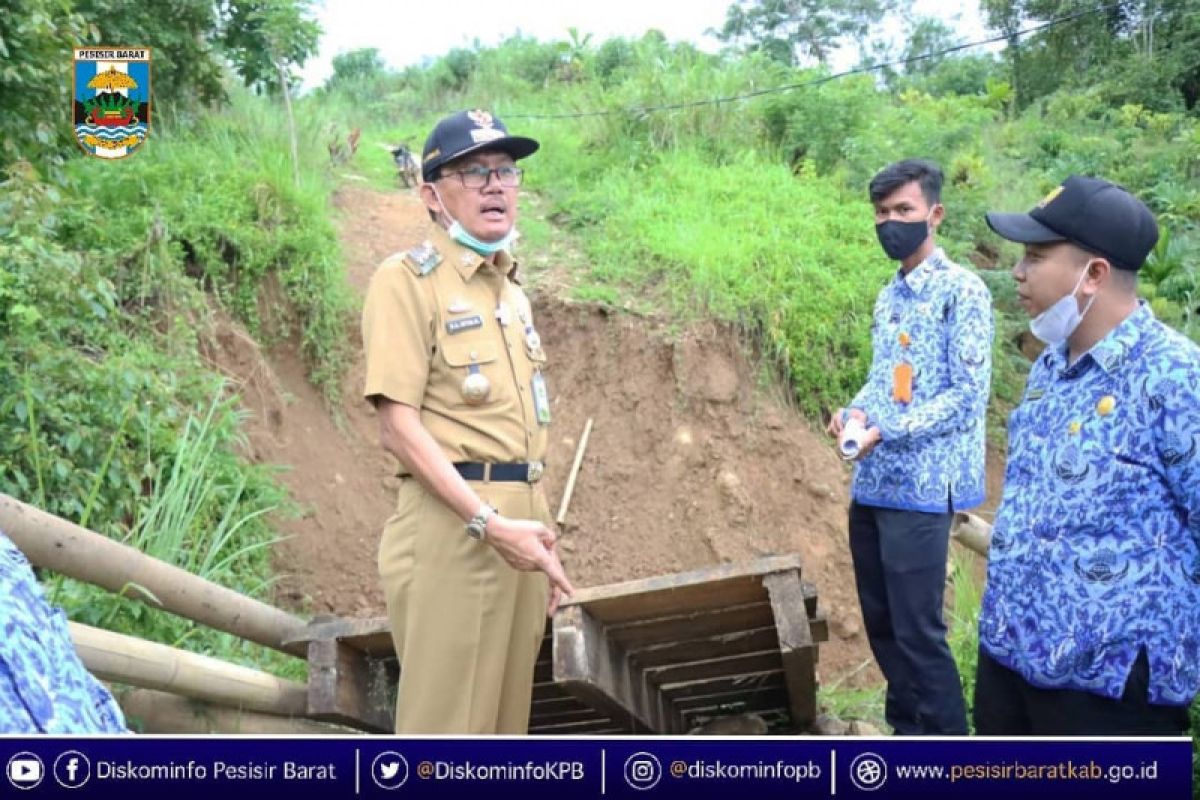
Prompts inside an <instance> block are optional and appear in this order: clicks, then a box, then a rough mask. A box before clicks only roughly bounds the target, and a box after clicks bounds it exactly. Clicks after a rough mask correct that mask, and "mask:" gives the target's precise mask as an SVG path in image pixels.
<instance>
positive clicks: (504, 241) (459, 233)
mask: <svg viewBox="0 0 1200 800" xmlns="http://www.w3.org/2000/svg"><path fill="white" fill-rule="evenodd" d="M433 194H434V196H435V197H436V198H437V199H438V203H440V204H441V206H442V213H443V214H445V215H446V219H448V220H450V227H448V228H447V229H446V233H447V234H449V236H450V238H451V239H453V240H454V241H456V242H458V243H459V244H461V245H462V246H463V247H466V248H468V249H471V250H474V251H475V252H476V253H478V254H479V255H481V256H484V257H485V258H486V257H487V256H491V255H495V254H496V253H499V252H500V251H501V250H511V249H512V246H513V243H514V242H516V241H517V236H518V235H519V234H518V233H517V226H516V225H514V226H512V227H511V228H509V229H508V233H506V234H504V235H503V236H501V237H500V238H499V239H497V240H496V241H494V242H485V241H483V240H482V239H480V238H479V237H477V236H475V235H474V234H472V233H471V232H470V231H468V230H467V229H466V228H464V227H463V226H462V223H461V222H459V221H458V220H456V219H455V218H454V217H453V216H451V215H450V212H449V211H448V210H447V209H446V204H445V203H444V202H442V196H441V195H440V194H438V190H437V187H436V186H434V187H433Z"/></svg>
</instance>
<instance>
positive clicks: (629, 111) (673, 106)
mask: <svg viewBox="0 0 1200 800" xmlns="http://www.w3.org/2000/svg"><path fill="white" fill-rule="evenodd" d="M1120 5H1121V4H1120V3H1110V4H1108V5H1105V6H1097V7H1095V8H1088V9H1084V10H1082V11H1076V12H1074V13H1071V14H1064V15H1063V16H1061V17H1055V18H1054V19H1050V20H1046V21H1045V22H1042V23H1040V24H1038V25H1032V26H1030V27H1028V28H1022V29H1021V30H1019V31H1014V32H1013V33H1011V34H1008V33H1006V34H1001V35H999V36H993V37H991V38H988V39H979V40H977V41H974V42H967V43H965V44H958V45H954V46H953V47H947V48H945V49H942V50H934V51H931V52H928V53H922V54H920V55H916V56H909V57H908V58H899V59H896V60H894V61H885V62H883V63H880V64H870V65H864V66H861V67H854V68H853V69H848V70H845V71H843V72H835V73H833V74H831V75H823V76H821V77H820V78H813V79H811V80H807V81H800V82H799V83H788V84H784V85H782V86H772V87H770V88H767V89H757V90H755V91H753V92H746V93H744V94H736V95H730V96H729V97H709V98H704V99H700V100H687V101H684V102H679V103H663V104H661V105H652V106H633V107H629V108H607V109H600V110H596V111H576V112H571V113H566V114H519V113H518V114H512V113H509V114H505V115H504V117H505V119H581V118H583V117H607V116H612V115H614V114H626V115H630V116H640V115H643V114H651V113H654V112H657V111H678V110H680V109H685V108H697V107H699V106H713V105H721V104H722V103H736V102H739V101H741V100H750V99H753V98H755V97H763V96H764V95H770V94H781V93H783V92H791V91H794V90H796V89H807V88H809V87H812V86H820V85H821V84H823V83H829V82H831V81H835V80H838V79H840V78H846V77H849V76H851V75H863V74H866V73H870V72H877V71H879V70H883V69H887V68H889V67H899V66H904V65H906V64H915V63H917V62H919V61H927V60H929V59H931V58H940V57H941V56H946V55H950V54H951V53H958V52H961V51H963V50H970V49H972V48H975V47H983V46H984V45H988V44H996V43H998V42H1006V41H1011V40H1013V39H1019V38H1021V37H1022V36H1028V35H1029V34H1031V33H1037V32H1038V31H1042V30H1046V29H1047V28H1053V27H1056V26H1058V25H1065V24H1066V23H1068V22H1074V21H1075V20H1077V19H1080V18H1082V17H1086V16H1090V15H1092V14H1102V13H1104V12H1106V11H1111V10H1112V9H1114V8H1117V7H1118V6H1120Z"/></svg>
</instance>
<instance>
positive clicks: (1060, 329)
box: [1029, 262, 1096, 347]
mask: <svg viewBox="0 0 1200 800" xmlns="http://www.w3.org/2000/svg"><path fill="white" fill-rule="evenodd" d="M1090 266H1091V263H1090V262H1089V263H1088V265H1087V266H1086V267H1084V268H1083V274H1082V275H1080V276H1079V280H1077V281H1075V288H1074V289H1072V290H1071V293H1070V294H1068V295H1066V296H1065V297H1062V298H1060V299H1059V300H1058V302H1057V303H1055V304H1054V305H1052V306H1050V307H1049V308H1047V309H1046V310H1045V311H1043V312H1042V313H1041V314H1038V315H1037V316H1036V317H1034V318H1033V319H1031V320H1030V321H1029V330H1030V331H1031V332H1032V333H1033V335H1034V336H1036V337H1037V338H1039V339H1041V340H1042V341H1043V342H1045V343H1046V344H1048V345H1050V346H1051V347H1057V346H1058V345H1060V344H1062V343H1063V342H1065V341H1066V340H1067V339H1068V338H1069V337H1070V336H1071V334H1072V333H1074V332H1075V329H1076V328H1078V327H1079V323H1081V322H1083V315H1084V314H1086V313H1087V312H1088V310H1089V309H1090V308H1091V307H1092V303H1094V302H1096V295H1092V297H1091V299H1089V300H1088V302H1087V305H1086V306H1084V307H1083V311H1080V310H1079V303H1077V302H1076V301H1075V293H1076V292H1078V291H1079V287H1080V286H1082V285H1083V279H1084V278H1086V277H1087V274H1088V267H1090Z"/></svg>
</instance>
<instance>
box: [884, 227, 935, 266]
mask: <svg viewBox="0 0 1200 800" xmlns="http://www.w3.org/2000/svg"><path fill="white" fill-rule="evenodd" d="M875 235H876V236H878V237H879V243H880V244H881V245H883V252H885V253H887V254H888V258H890V259H892V260H893V261H903V260H904V259H906V258H908V257H909V256H911V255H912V254H913V253H915V252H917V248H918V247H920V246H921V243H922V242H924V241H925V239H926V238H927V237H928V236H929V220H924V219H921V220H917V221H916V222H901V221H900V220H898V219H889V220H888V221H887V222H881V223H879V224H878V225H876V226H875Z"/></svg>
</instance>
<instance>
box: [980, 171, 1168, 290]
mask: <svg viewBox="0 0 1200 800" xmlns="http://www.w3.org/2000/svg"><path fill="white" fill-rule="evenodd" d="M984 216H985V217H986V218H987V224H988V226H989V227H990V228H991V229H992V230H994V231H995V232H996V233H998V234H1000V235H1001V236H1003V237H1004V238H1005V239H1008V240H1009V241H1010V242H1020V243H1021V244H1043V243H1049V242H1071V243H1072V244H1075V245H1078V246H1079V247H1082V248H1083V249H1084V250H1088V251H1090V252H1092V253H1095V254H1096V255H1100V256H1104V257H1105V258H1107V259H1108V260H1109V261H1110V262H1111V263H1112V265H1113V266H1114V267H1119V268H1120V269H1125V270H1137V269H1140V268H1141V266H1142V264H1143V263H1144V262H1145V261H1146V256H1147V255H1149V254H1150V251H1151V250H1153V249H1154V245H1155V244H1156V243H1157V242H1158V224H1157V223H1156V222H1155V221H1154V215H1153V214H1152V213H1150V209H1148V208H1146V204H1145V203H1143V202H1142V201H1141V200H1138V199H1137V198H1136V197H1134V196H1133V195H1131V194H1130V193H1129V192H1127V191H1125V189H1123V188H1122V187H1120V186H1117V185H1116V184H1113V183H1109V182H1108V181H1104V180H1100V179H1099V178H1088V177H1085V176H1083V175H1072V176H1071V177H1069V178H1067V179H1066V180H1065V181H1063V182H1062V185H1061V186H1058V187H1057V188H1055V189H1054V190H1053V191H1052V192H1050V194H1048V195H1046V196H1045V198H1043V199H1042V201H1041V202H1040V203H1038V204H1037V206H1036V207H1034V208H1033V209H1032V210H1031V211H1030V212H1029V213H1028V214H1004V213H999V212H996V211H989V212H988V213H987V214H985V215H984Z"/></svg>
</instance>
